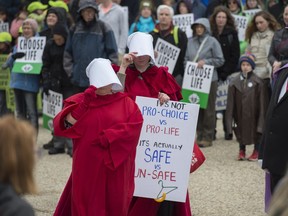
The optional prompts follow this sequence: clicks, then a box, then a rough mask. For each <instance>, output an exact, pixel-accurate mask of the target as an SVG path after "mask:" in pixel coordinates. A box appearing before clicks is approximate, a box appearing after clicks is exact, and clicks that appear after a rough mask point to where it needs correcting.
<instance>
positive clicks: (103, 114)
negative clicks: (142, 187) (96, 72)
mask: <svg viewBox="0 0 288 216" xmlns="http://www.w3.org/2000/svg"><path fill="white" fill-rule="evenodd" d="M82 99H83V93H80V94H77V95H74V96H72V97H70V98H68V99H67V100H66V101H65V106H64V109H63V110H62V111H61V112H60V113H59V114H58V115H57V116H56V117H55V118H54V133H55V135H57V136H66V137H69V138H72V139H73V164H72V173H71V176H70V178H69V180H68V182H67V184H66V186H65V189H64V191H63V193H62V195H61V197H60V201H59V203H58V205H57V208H56V210H55V213H54V215H55V216H59V215H61V216H70V215H73V216H80V215H81V216H85V215H86V216H107V215H109V216H127V214H128V207H129V203H130V202H131V199H132V196H133V192H134V169H135V162H134V161H135V155H136V146H137V144H138V139H139V136H140V132H141V127H142V123H143V118H142V115H141V112H140V110H139V108H138V106H137V105H136V104H135V102H134V101H133V100H131V99H130V98H129V97H127V96H126V95H125V94H123V93H116V94H113V95H105V96H97V98H96V99H95V100H93V101H92V102H91V103H90V105H89V107H88V110H87V111H86V112H85V113H84V114H83V115H82V116H81V118H80V119H79V120H78V121H77V122H76V123H75V124H74V125H73V126H72V127H71V128H69V129H66V128H65V126H64V118H65V117H66V116H67V114H68V113H70V112H71V111H72V110H73V109H74V108H75V107H76V106H78V104H79V102H80V101H82ZM105 146H107V148H106V147H105Z"/></svg>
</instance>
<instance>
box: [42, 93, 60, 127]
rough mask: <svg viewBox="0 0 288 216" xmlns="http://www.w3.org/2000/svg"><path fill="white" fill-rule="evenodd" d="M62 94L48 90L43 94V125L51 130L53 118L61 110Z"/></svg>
mask: <svg viewBox="0 0 288 216" xmlns="http://www.w3.org/2000/svg"><path fill="white" fill-rule="evenodd" d="M62 106H63V95H62V94H60V93H57V92H54V91H51V90H49V95H48V96H47V95H46V94H43V127H44V128H46V129H48V130H51V131H53V118H54V117H55V116H56V115H57V114H58V113H59V112H60V111H61V110H62Z"/></svg>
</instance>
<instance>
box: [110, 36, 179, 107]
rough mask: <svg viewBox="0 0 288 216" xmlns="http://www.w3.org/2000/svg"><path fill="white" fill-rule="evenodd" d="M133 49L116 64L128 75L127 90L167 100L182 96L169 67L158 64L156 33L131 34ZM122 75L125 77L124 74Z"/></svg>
mask: <svg viewBox="0 0 288 216" xmlns="http://www.w3.org/2000/svg"><path fill="white" fill-rule="evenodd" d="M127 46H128V48H129V53H128V54H125V55H124V56H123V60H122V63H121V65H120V67H118V66H113V68H114V70H115V71H116V72H118V76H121V75H122V76H123V74H124V76H125V77H126V78H125V90H124V91H125V92H128V94H129V95H130V96H131V97H132V99H135V98H136V96H146V97H153V98H159V100H160V102H161V103H162V104H163V103H165V102H167V101H168V100H170V99H171V100H175V101H178V100H181V99H182V95H181V88H180V86H179V85H178V84H177V83H176V81H175V78H174V77H173V76H172V75H171V74H170V73H169V72H168V68H167V67H157V66H156V65H155V58H154V50H153V37H152V36H151V35H150V34H147V33H143V32H135V33H133V34H131V35H130V36H129V37H128V41H127ZM121 79H122V78H121Z"/></svg>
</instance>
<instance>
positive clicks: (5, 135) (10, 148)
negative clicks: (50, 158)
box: [0, 115, 36, 194]
mask: <svg viewBox="0 0 288 216" xmlns="http://www.w3.org/2000/svg"><path fill="white" fill-rule="evenodd" d="M35 143H36V131H35V129H34V127H33V126H32V125H31V124H30V123H28V122H26V121H24V120H17V119H16V118H15V117H14V116H12V115H7V116H3V117H1V118H0V182H2V183H6V184H10V185H11V186H12V187H13V189H14V190H15V191H16V193H18V194H35V193H36V186H35V180H34V175H33V169H34V165H35V159H36V158H35Z"/></svg>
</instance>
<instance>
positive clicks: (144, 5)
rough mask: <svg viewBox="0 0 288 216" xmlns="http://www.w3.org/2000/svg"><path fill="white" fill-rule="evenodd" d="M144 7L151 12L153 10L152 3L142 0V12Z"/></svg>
mask: <svg viewBox="0 0 288 216" xmlns="http://www.w3.org/2000/svg"><path fill="white" fill-rule="evenodd" d="M144 7H148V8H149V9H150V10H151V11H152V10H153V4H152V2H151V1H149V0H142V1H141V2H140V11H141V10H142V9H143V8H144Z"/></svg>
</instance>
